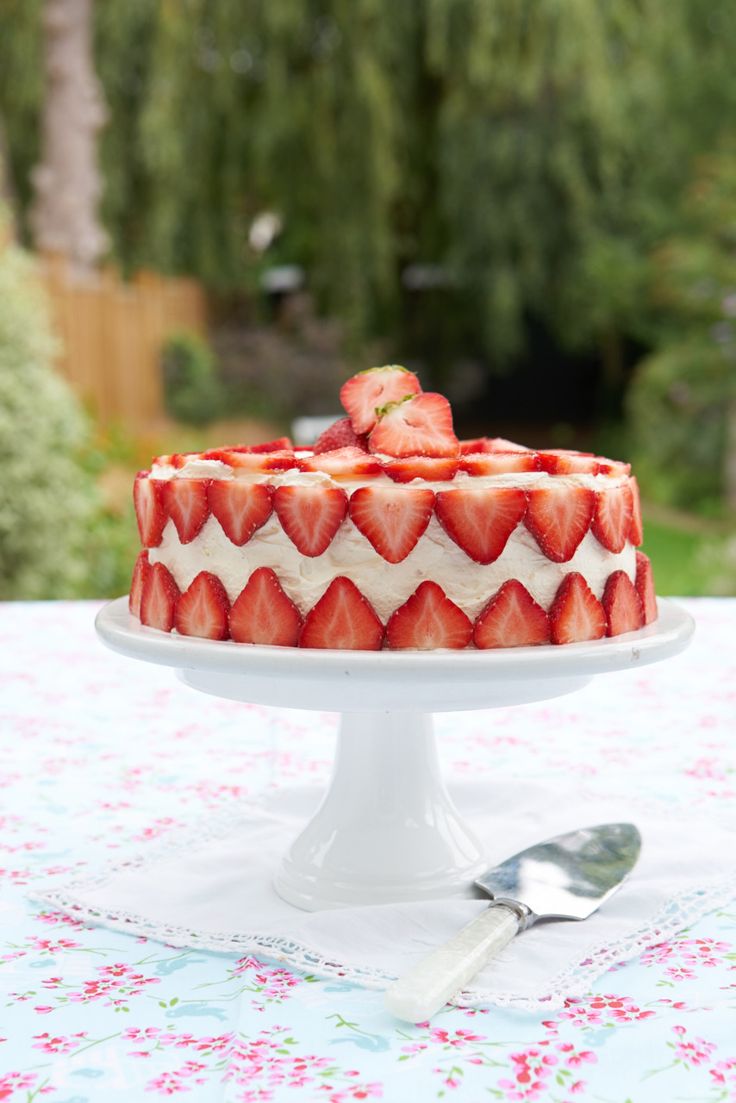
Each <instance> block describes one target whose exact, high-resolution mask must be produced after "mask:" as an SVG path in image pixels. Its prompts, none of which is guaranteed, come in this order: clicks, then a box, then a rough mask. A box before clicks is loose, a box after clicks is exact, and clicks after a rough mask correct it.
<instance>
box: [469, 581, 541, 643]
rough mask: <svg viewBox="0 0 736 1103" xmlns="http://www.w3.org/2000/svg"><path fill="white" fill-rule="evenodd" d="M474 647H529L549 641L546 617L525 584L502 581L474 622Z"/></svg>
mask: <svg viewBox="0 0 736 1103" xmlns="http://www.w3.org/2000/svg"><path fill="white" fill-rule="evenodd" d="M473 643H474V644H475V646H476V647H481V648H487V647H532V646H534V645H535V644H540V643H549V618H548V617H547V614H546V613H545V611H544V609H543V608H542V606H541V605H538V604H537V602H536V601H535V600H534V598H533V597H532V595H531V594H530V593H529V591H528V590H527V588H526V586H522V584H521V582H519V581H518V580H517V579H515V578H510V579H509V580H508V582H504V584H503V586H502V587H501V589H500V590H498V591H497V592H496V594H494V596H493V597H492V598H491V600H490V601H489V602H488V604H487V605H486V607H485V609H484V610H483V612H482V613H481V614H480V616H479V617H478V619H477V620H476V622H475V628H474V629H473Z"/></svg>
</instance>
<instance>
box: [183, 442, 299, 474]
mask: <svg viewBox="0 0 736 1103" xmlns="http://www.w3.org/2000/svg"><path fill="white" fill-rule="evenodd" d="M204 458H205V459H206V460H219V461H220V463H226V464H227V465H228V466H229V467H235V468H237V469H238V470H239V471H253V472H256V473H257V474H267V473H268V472H270V471H289V470H290V469H291V468H292V467H298V464H297V460H296V456H295V455H294V453H293V452H292V451H291V450H290V449H288V448H284V449H280V450H279V451H277V452H241V451H238V450H236V449H234V448H215V449H214V450H213V451H211V452H205V454H204Z"/></svg>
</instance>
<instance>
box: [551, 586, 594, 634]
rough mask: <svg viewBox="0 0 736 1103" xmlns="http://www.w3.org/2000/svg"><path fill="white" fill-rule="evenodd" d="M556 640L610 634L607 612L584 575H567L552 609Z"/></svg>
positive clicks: (556, 595) (552, 629)
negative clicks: (607, 630) (608, 632)
mask: <svg viewBox="0 0 736 1103" xmlns="http://www.w3.org/2000/svg"><path fill="white" fill-rule="evenodd" d="M549 623H550V634H551V637H552V643H581V642H582V641H584V640H598V639H600V638H601V636H605V634H606V614H605V612H604V611H603V606H602V605H601V603H600V601H598V599H597V598H596V596H595V594H594V593H593V591H592V590H591V589H590V587H589V586H588V583H587V582H586V581H585V579H584V578H583V576H582V575H581V574H578V572H577V571H572V572H571V573H570V574H567V575H565V577H564V578H563V580H562V582H561V584H560V586H559V589H558V590H557V593H556V594H555V599H554V601H553V602H552V606H551V608H550V611H549Z"/></svg>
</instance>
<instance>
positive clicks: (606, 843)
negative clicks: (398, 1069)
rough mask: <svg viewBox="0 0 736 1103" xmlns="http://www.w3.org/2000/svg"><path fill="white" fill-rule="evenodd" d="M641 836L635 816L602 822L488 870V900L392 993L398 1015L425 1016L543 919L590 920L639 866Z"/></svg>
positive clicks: (483, 881) (484, 881) (482, 883)
mask: <svg viewBox="0 0 736 1103" xmlns="http://www.w3.org/2000/svg"><path fill="white" fill-rule="evenodd" d="M640 849H641V836H640V835H639V832H638V831H637V829H636V827H634V825H633V823H603V824H598V825H597V826H596V827H582V828H580V829H579V830H577V831H570V832H568V833H567V834H566V835H557V836H556V837H555V838H554V839H547V841H546V842H543V843H537V845H536V846H531V847H529V848H528V849H527V850H522V851H521V853H519V854H515V855H514V856H513V858H507V859H506V861H505V862H502V863H501V865H498V866H494V868H493V869H489V870H487V871H486V872H485V873H484V874H483V876H482V877H479V878H478V879H477V880H476V881H475V884H476V885H477V886H478V888H480V889H482V890H483V892H486V893H488V895H489V896H490V898H491V905H490V907H488V908H486V910H485V911H483V912H481V914H480V915H479V916H477V917H476V918H475V919H474V920H473V921H472V922H471V923H468V925H467V926H466V927H464V928H463V929H462V930H461V931H460V932H459V933H458V934H456V935H455V937H454V938H452V939H450V941H449V942H446V943H445V944H444V946H440V947H438V949H436V950H433V951H432V953H431V954H429V955H428V956H427V957H425V958H423V959H422V960H421V961H420V962H418V964H417V965H415V966H414V968H413V969H410V970H409V972H408V973H406V974H405V975H404V976H403V977H400V978H399V979H398V980H397V981H395V982H394V983H393V984H392V985H391V987H390V988H389V989H388V991H387V992H386V1007H387V1008H388V1010H389V1011H390V1012H391V1013H392V1014H394V1015H396V1016H397V1018H399V1019H405V1020H406V1021H407V1022H410V1023H419V1022H424V1020H425V1019H429V1018H430V1017H431V1016H432V1015H434V1013H435V1012H436V1011H439V1009H440V1008H441V1007H442V1006H444V1004H445V1003H447V1001H448V1000H449V999H450V998H451V997H452V996H454V995H456V993H457V992H459V991H461V990H462V989H463V988H464V987H465V985H466V984H467V983H468V981H470V980H472V978H473V977H474V976H475V975H476V974H477V973H479V972H480V970H481V969H483V968H484V966H486V965H487V964H488V962H489V961H490V960H491V958H492V957H493V956H494V955H495V954H497V953H499V952H500V951H501V950H502V949H503V948H504V946H506V945H508V943H509V942H510V941H511V939H512V938H513V937H514V935H515V934H518V933H519V932H520V931H525V930H527V929H528V928H529V927H531V926H532V924H534V923H536V922H537V920H538V919H587V918H588V917H589V916H591V915H592V914H593V913H594V912H595V911H597V910H598V908H599V907H600V906H601V904H602V903H603V902H604V900H607V899H608V897H609V896H611V894H612V893H614V892H615V891H616V889H617V888H618V887H619V886H620V884H621V882H622V881H623V880H624V878H625V877H626V875H627V874H628V873H629V872H630V871H631V870H632V869H633V867H634V865H635V864H636V860H637V858H638V857H639V851H640Z"/></svg>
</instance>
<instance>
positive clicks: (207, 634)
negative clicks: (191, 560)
mask: <svg viewBox="0 0 736 1103" xmlns="http://www.w3.org/2000/svg"><path fill="white" fill-rule="evenodd" d="M229 611H230V602H229V601H228V599H227V593H226V592H225V587H224V586H223V584H222V583H221V582H220V580H219V578H217V576H216V575H213V574H210V572H209V571H200V572H199V574H198V575H197V576H196V578H195V579H194V581H193V582H192V583H191V585H190V586H189V589H188V590H185V592H184V593H183V594H182V595H181V597H180V598H179V599H178V601H177V603H176V609H175V610H174V626H175V628H176V630H177V632H179V633H180V635H182V636H200V637H202V638H203V639H205V640H226V639H227V638H228V636H229V634H230V632H229V629H228V612H229Z"/></svg>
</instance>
